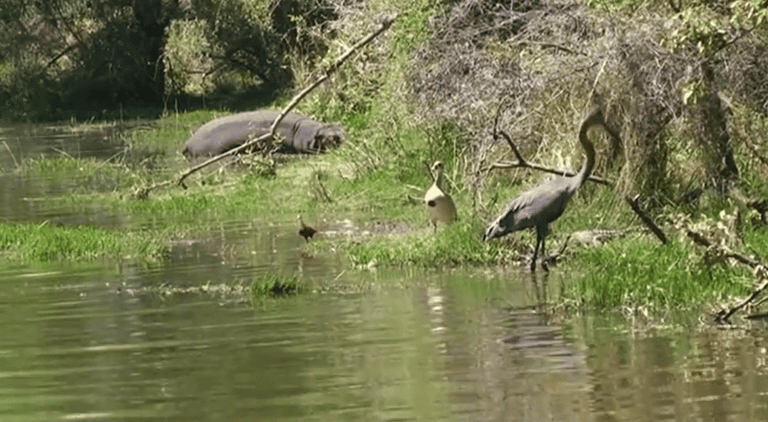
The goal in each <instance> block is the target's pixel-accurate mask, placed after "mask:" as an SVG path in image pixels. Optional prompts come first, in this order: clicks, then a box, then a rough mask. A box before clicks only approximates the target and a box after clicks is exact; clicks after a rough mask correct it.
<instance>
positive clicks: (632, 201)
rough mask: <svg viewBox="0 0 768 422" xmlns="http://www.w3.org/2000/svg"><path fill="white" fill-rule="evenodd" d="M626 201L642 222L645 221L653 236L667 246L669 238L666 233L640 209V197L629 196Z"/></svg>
mask: <svg viewBox="0 0 768 422" xmlns="http://www.w3.org/2000/svg"><path fill="white" fill-rule="evenodd" d="M624 199H626V200H627V203H628V204H629V206H630V208H632V211H634V212H635V214H637V216H638V217H640V220H642V221H643V224H645V225H646V227H648V228H649V229H650V230H651V232H653V234H655V235H656V237H657V238H659V240H660V241H661V243H663V244H666V243H667V236H666V235H664V232H663V231H662V230H661V228H660V227H659V226H658V225H657V224H656V223H655V222H654V221H653V219H652V218H651V217H650V216H649V215H648V214H646V213H645V211H643V210H642V209H640V195H635V196H634V197H632V198H630V197H629V195H627V196H626V197H625V198H624Z"/></svg>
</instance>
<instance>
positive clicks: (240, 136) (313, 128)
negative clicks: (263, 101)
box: [182, 110, 344, 158]
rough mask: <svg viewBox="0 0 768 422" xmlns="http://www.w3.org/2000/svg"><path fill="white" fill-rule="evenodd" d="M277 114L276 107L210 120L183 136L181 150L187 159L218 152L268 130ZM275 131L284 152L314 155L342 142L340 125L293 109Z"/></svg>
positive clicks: (229, 148)
mask: <svg viewBox="0 0 768 422" xmlns="http://www.w3.org/2000/svg"><path fill="white" fill-rule="evenodd" d="M278 115H280V112H279V111H276V110H257V111H248V112H244V113H238V114H233V115H231V116H225V117H219V118H218V119H213V120H211V121H210V122H208V123H206V124H204V125H202V126H201V127H200V128H199V129H197V130H196V131H195V133H193V134H192V136H190V137H189V139H187V142H185V143H184V149H183V150H182V152H183V153H184V155H186V156H187V157H188V158H195V157H199V156H205V155H210V156H213V155H219V154H221V153H224V152H226V151H229V150H231V149H233V148H237V147H238V146H240V145H242V144H243V143H245V142H246V141H248V140H251V139H254V138H257V137H259V136H263V135H265V134H267V133H269V128H270V127H271V126H272V122H274V121H275V119H276V118H277V116H278ZM275 134H276V135H278V136H280V138H282V145H281V146H280V148H279V149H278V152H284V153H308V154H317V153H320V152H322V151H324V150H326V149H328V148H331V147H336V146H338V145H339V144H341V143H342V142H343V141H344V130H343V129H342V128H341V127H339V126H337V125H326V124H325V123H321V122H318V121H316V120H313V119H310V118H309V117H305V116H302V115H301V114H298V113H293V112H289V113H288V114H286V115H285V117H284V118H283V120H281V121H280V124H279V125H278V126H277V129H276V130H275Z"/></svg>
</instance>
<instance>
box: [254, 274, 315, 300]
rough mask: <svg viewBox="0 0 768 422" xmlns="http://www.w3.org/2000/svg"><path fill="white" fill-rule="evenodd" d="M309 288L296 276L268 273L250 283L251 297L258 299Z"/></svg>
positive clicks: (297, 292)
mask: <svg viewBox="0 0 768 422" xmlns="http://www.w3.org/2000/svg"><path fill="white" fill-rule="evenodd" d="M309 290H310V289H309V288H308V286H307V285H306V284H305V283H304V282H302V281H300V280H299V279H298V278H297V277H296V276H284V275H279V274H274V273H269V274H265V275H263V276H261V277H259V278H258V279H256V280H255V281H254V282H253V283H252V284H251V297H252V298H253V299H260V298H263V297H267V296H290V295H294V294H299V293H303V292H307V291H309Z"/></svg>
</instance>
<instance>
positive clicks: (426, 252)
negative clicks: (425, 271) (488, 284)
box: [344, 207, 502, 267]
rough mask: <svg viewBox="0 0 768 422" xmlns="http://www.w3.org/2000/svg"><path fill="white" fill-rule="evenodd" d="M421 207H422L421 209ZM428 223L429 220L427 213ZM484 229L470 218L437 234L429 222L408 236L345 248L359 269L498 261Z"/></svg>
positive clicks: (396, 235) (497, 251) (392, 236)
mask: <svg viewBox="0 0 768 422" xmlns="http://www.w3.org/2000/svg"><path fill="white" fill-rule="evenodd" d="M420 208H421V207H420ZM419 211H423V212H424V217H425V218H424V220H426V210H419ZM481 232H482V228H481V227H479V226H478V224H477V223H476V222H474V221H473V222H470V221H468V219H464V220H462V221H458V222H456V223H454V224H452V225H448V226H442V225H440V226H439V227H438V230H437V232H436V233H433V229H432V227H431V225H429V223H428V222H426V221H424V223H423V227H420V228H414V229H413V230H410V231H408V232H407V233H393V234H389V235H380V236H375V237H372V238H368V239H365V241H352V242H351V244H349V245H346V246H344V249H345V250H347V253H348V255H349V257H350V259H351V261H352V263H353V264H354V265H356V266H359V267H369V266H376V265H415V266H419V267H442V266H455V265H462V264H481V263H489V262H498V260H499V259H500V258H501V253H502V252H501V251H500V249H499V246H498V243H495V244H484V243H482V241H481V239H480V233H481Z"/></svg>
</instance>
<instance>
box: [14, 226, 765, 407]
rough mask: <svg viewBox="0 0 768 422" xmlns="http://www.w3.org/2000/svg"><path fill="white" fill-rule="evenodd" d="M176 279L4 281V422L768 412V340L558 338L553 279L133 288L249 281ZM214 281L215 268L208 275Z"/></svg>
mask: <svg viewBox="0 0 768 422" xmlns="http://www.w3.org/2000/svg"><path fill="white" fill-rule="evenodd" d="M277 237H278V238H279V237H280V236H277ZM296 241H297V242H301V239H296ZM278 242H279V240H278ZM297 244H300V243H297ZM214 249H215V248H214ZM202 250H204V248H203V249H201V251H202ZM289 256H292V255H290V254H289ZM286 262H287V261H286ZM216 265H218V266H226V265H228V264H221V263H220V262H219V263H217V264H211V266H216ZM235 265H240V264H235ZM297 265H298V263H297V262H294V263H293V268H296V266H297ZM167 267H168V268H166V269H165V270H155V271H149V272H147V271H143V270H138V269H135V268H109V269H104V268H101V269H99V268H97V269H93V270H76V271H71V270H66V269H63V270H61V271H49V272H46V273H40V274H37V273H34V272H18V271H17V272H8V273H6V274H0V277H2V278H3V280H4V282H3V283H2V284H0V314H1V315H2V318H3V327H4V329H3V330H2V331H0V392H2V393H3V394H0V414H3V415H4V417H7V418H9V419H10V420H62V419H73V418H89V419H97V420H127V419H135V420H153V419H163V420H184V421H189V420H232V421H238V420H253V419H254V418H259V419H263V420H276V421H286V420H318V421H319V420H350V421H352V420H355V421H356V420H462V421H463V420H472V421H477V420H489V421H497V420H499V421H541V420H596V421H597V420H599V421H614V420H615V421H619V420H670V419H672V420H689V419H694V420H704V421H708V420H711V421H716V420H717V421H719V420H724V419H731V420H761V419H764V417H765V415H766V410H767V409H766V393H768V379H767V378H766V369H765V362H766V349H765V336H764V331H763V330H762V329H752V330H746V331H745V330H720V329H713V328H708V327H703V328H702V327H700V326H698V325H695V324H694V325H692V326H691V327H690V329H683V328H674V327H675V326H673V325H671V326H670V328H667V329H655V330H642V331H637V330H634V329H633V327H632V326H631V325H629V324H628V323H627V322H626V321H625V320H624V319H622V318H620V317H618V316H611V315H591V316H586V317H583V318H576V319H573V320H570V321H569V322H567V323H565V324H564V325H563V324H554V323H552V322H551V320H550V319H549V318H548V317H547V315H546V314H544V313H542V312H541V311H540V309H541V308H540V306H539V305H540V304H541V303H542V302H541V301H542V298H544V297H546V296H545V295H547V294H552V292H553V291H557V288H558V287H557V286H551V285H550V284H556V283H555V280H556V279H555V278H551V276H546V275H543V274H542V275H538V276H535V277H532V276H531V275H530V274H528V273H527V272H522V273H516V272H514V271H509V272H506V273H496V274H494V272H489V271H486V270H482V269H465V270H453V271H448V272H429V271H427V272H419V271H394V270H389V271H388V270H380V271H376V272H359V273H350V272H344V273H341V270H340V268H336V267H334V266H329V267H325V269H324V270H318V271H317V272H314V273H313V277H329V278H334V279H336V280H337V282H339V283H345V284H347V285H350V286H355V288H351V289H348V290H346V291H338V292H337V293H325V294H310V295H302V296H298V297H292V298H283V299H270V300H265V301H260V302H257V303H255V304H254V305H253V306H251V305H250V304H247V303H240V302H233V301H226V300H220V298H219V297H215V295H210V294H203V293H199V292H198V293H183V294H170V295H163V294H158V293H157V291H156V290H154V291H153V290H152V289H145V290H136V291H134V292H132V293H128V292H127V291H126V290H124V289H119V288H118V287H119V286H123V285H128V286H137V285H144V286H150V285H153V284H156V283H158V282H162V283H166V284H183V283H187V284H194V283H203V282H205V283H210V282H217V281H218V282H233V274H235V273H237V272H238V271H239V270H237V269H230V272H228V273H227V272H223V271H222V272H216V271H213V270H210V271H213V272H209V273H208V277H202V278H199V279H193V278H190V274H192V273H193V272H194V271H186V270H185V269H184V268H185V267H183V266H178V265H177V264H174V263H172V262H169V263H168V264H167ZM186 268H189V267H186ZM203 268H205V265H203V264H202V261H201V263H200V264H199V266H198V267H196V271H198V272H200V271H201V270H202V269H203ZM305 269H306V267H305ZM248 271H251V273H252V274H258V273H259V272H260V271H264V269H263V268H259V267H258V266H252V267H250V268H249V270H248ZM323 271H325V272H323ZM214 274H218V277H219V278H218V279H217V278H215V277H213V275H214ZM305 274H306V273H305ZM241 275H242V273H241ZM534 282H535V283H534ZM547 285H549V286H548V288H546V289H543V290H542V287H544V286H547ZM361 286H363V288H361ZM678 327H679V326H678Z"/></svg>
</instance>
